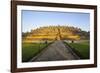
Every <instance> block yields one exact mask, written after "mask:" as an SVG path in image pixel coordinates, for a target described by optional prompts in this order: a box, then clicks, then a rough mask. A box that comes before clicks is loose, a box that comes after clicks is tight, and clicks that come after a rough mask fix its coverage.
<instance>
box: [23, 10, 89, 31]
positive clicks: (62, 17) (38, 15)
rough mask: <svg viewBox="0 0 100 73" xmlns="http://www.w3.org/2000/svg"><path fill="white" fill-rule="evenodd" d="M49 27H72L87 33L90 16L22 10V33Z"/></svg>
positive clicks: (87, 14) (86, 14)
mask: <svg viewBox="0 0 100 73" xmlns="http://www.w3.org/2000/svg"><path fill="white" fill-rule="evenodd" d="M50 25H54V26H56V25H64V26H74V27H78V28H81V29H82V30H85V31H89V29H90V28H89V27H90V14H89V13H76V12H53V11H49V12H47V11H33V10H22V32H27V31H28V32H29V31H30V30H31V29H36V28H39V27H43V26H50Z"/></svg>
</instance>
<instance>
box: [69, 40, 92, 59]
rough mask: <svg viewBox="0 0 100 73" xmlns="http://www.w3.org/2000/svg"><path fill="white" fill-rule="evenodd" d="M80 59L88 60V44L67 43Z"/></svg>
mask: <svg viewBox="0 0 100 73" xmlns="http://www.w3.org/2000/svg"><path fill="white" fill-rule="evenodd" d="M68 44H69V45H70V46H71V47H72V48H73V50H74V51H75V52H76V54H79V56H80V58H81V59H89V51H90V50H89V49H90V48H89V42H87V41H86V42H81V43H68Z"/></svg>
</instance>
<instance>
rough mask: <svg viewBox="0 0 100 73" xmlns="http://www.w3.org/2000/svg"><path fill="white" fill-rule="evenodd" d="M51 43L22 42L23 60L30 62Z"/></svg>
mask: <svg viewBox="0 0 100 73" xmlns="http://www.w3.org/2000/svg"><path fill="white" fill-rule="evenodd" d="M49 44H50V43H48V44H45V43H41V44H40V43H22V62H28V61H29V60H30V59H31V58H33V57H34V56H36V55H37V54H38V53H40V52H41V51H42V50H43V49H44V48H46V47H47V46H48V45H49Z"/></svg>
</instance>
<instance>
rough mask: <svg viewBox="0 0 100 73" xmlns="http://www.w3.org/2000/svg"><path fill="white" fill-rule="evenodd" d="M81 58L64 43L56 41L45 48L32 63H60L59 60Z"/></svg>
mask: <svg viewBox="0 0 100 73" xmlns="http://www.w3.org/2000/svg"><path fill="white" fill-rule="evenodd" d="M75 59H79V57H78V56H77V55H76V54H75V53H74V52H73V51H72V50H71V49H70V48H69V47H68V46H65V45H64V43H63V42H62V41H55V42H54V43H52V44H51V45H49V46H48V47H47V48H45V49H44V50H43V51H42V52H41V53H40V54H38V55H37V56H36V57H33V59H32V60H31V61H58V60H75Z"/></svg>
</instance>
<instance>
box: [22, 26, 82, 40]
mask: <svg viewBox="0 0 100 73" xmlns="http://www.w3.org/2000/svg"><path fill="white" fill-rule="evenodd" d="M80 34H81V29H79V28H75V27H69V26H47V27H40V28H37V29H33V30H31V32H30V33H29V34H28V35H27V36H25V37H24V38H23V42H39V41H44V40H47V41H54V40H79V39H80V38H81V37H80Z"/></svg>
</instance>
